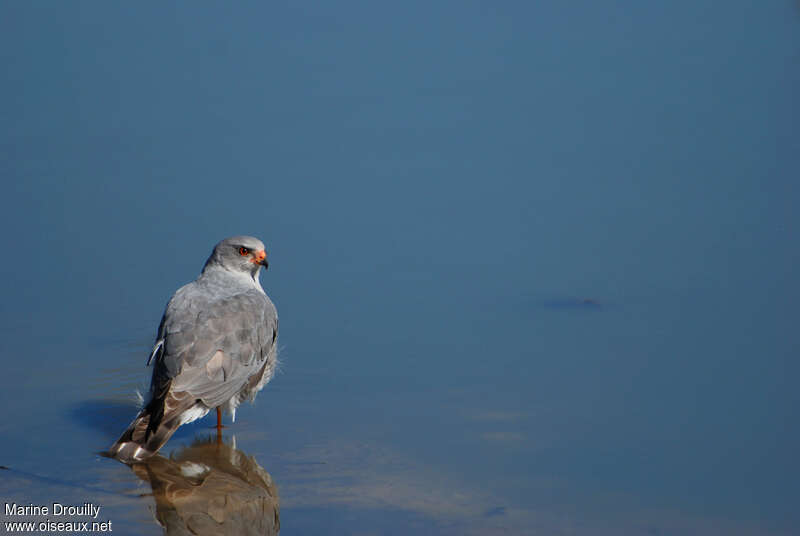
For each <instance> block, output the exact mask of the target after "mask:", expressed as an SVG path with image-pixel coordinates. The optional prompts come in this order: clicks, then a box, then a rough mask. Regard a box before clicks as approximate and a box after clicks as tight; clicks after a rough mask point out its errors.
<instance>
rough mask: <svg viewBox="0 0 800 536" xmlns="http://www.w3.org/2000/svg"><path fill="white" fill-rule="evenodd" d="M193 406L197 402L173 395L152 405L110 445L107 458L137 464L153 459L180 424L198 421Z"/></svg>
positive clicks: (142, 411) (145, 408) (143, 410)
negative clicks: (195, 419)
mask: <svg viewBox="0 0 800 536" xmlns="http://www.w3.org/2000/svg"><path fill="white" fill-rule="evenodd" d="M194 406H196V401H195V400H193V399H190V398H188V397H181V396H178V397H176V396H173V394H172V393H170V394H169V395H168V396H167V399H166V400H161V401H157V402H151V403H150V404H148V405H147V406H145V407H144V408H143V409H142V410H141V411H140V412H139V414H138V415H137V416H136V418H135V419H134V420H133V422H132V423H131V424H130V426H128V428H127V429H126V430H125V431H124V432H123V433H122V435H121V436H120V438H119V439H117V441H116V443H114V444H113V445H112V446H111V448H110V449H109V451H108V455H109V456H111V457H113V458H116V459H118V460H120V461H121V462H124V463H136V462H140V461H142V460H145V459H147V458H149V457H151V456H153V455H154V454H155V453H156V452H158V449H160V448H161V447H162V446H164V443H166V442H167V441H168V440H169V438H170V437H172V434H173V433H175V430H177V429H178V427H179V426H180V425H181V424H184V423H185V422H188V421H189V420H194V418H197V417H196V416H195V415H193V414H194V413H197V411H193V410H194ZM198 409H199V408H198ZM207 411H208V409H205V411H203V412H202V413H203V414H205V412H207ZM189 414H192V415H191V417H190V416H189ZM192 417H193V418H192Z"/></svg>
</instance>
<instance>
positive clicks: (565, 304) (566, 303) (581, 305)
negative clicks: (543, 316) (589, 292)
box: [542, 298, 606, 311]
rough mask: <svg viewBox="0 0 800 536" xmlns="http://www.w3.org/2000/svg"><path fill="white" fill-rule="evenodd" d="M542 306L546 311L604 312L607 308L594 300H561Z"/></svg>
mask: <svg viewBox="0 0 800 536" xmlns="http://www.w3.org/2000/svg"><path fill="white" fill-rule="evenodd" d="M542 305H543V306H544V307H545V309H551V310H555V311H565V310H568V311H603V310H604V309H605V308H606V306H605V305H604V304H603V303H601V302H599V301H598V300H595V299H592V298H561V299H554V300H545V301H544V302H543V303H542Z"/></svg>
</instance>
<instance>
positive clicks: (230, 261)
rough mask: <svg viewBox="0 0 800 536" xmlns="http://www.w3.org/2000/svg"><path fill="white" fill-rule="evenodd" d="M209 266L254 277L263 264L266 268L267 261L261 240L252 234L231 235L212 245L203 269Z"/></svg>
mask: <svg viewBox="0 0 800 536" xmlns="http://www.w3.org/2000/svg"><path fill="white" fill-rule="evenodd" d="M209 266H219V267H222V268H224V269H226V270H229V271H231V272H244V273H246V274H249V275H251V276H253V278H254V279H255V278H256V276H257V275H258V271H259V269H260V268H261V267H262V266H263V267H264V269H265V270H266V269H267V267H268V266H269V263H268V262H267V252H266V250H265V249H264V243H263V242H262V241H261V240H259V239H258V238H254V237H252V236H232V237H230V238H226V239H225V240H223V241H222V242H220V243H219V244H217V245H216V246H215V247H214V251H213V252H212V253H211V256H210V257H209V258H208V260H207V261H206V266H205V268H204V269H203V270H204V271H205V269H206V268H208V267H209Z"/></svg>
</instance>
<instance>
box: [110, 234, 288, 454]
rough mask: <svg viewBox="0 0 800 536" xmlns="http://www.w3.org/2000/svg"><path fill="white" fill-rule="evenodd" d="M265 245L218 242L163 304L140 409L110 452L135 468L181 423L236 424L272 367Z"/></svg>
mask: <svg viewBox="0 0 800 536" xmlns="http://www.w3.org/2000/svg"><path fill="white" fill-rule="evenodd" d="M268 266H269V263H268V262H267V253H266V250H265V248H264V243H263V242H262V241H261V240H259V239H257V238H254V237H252V236H233V237H230V238H226V239H224V240H222V241H221V242H219V243H218V244H217V245H216V246H215V247H214V250H213V251H212V253H211V255H210V256H209V257H208V260H207V261H206V263H205V265H204V266H203V270H202V272H201V273H200V275H199V276H198V277H197V279H195V280H194V281H192V282H191V283H188V284H186V285H184V286H182V287H181V288H179V289H178V290H177V291H176V292H175V294H174V295H173V296H172V298H171V299H170V300H169V302H168V303H167V307H166V310H165V311H164V314H163V316H162V317H161V323H160V325H159V327H158V334H157V335H156V340H155V343H154V345H153V349H152V351H151V352H150V357H149V359H148V360H147V365H148V366H149V365H150V364H151V363H152V364H153V373H152V378H151V380H150V390H149V393H148V396H147V399H146V402H145V403H144V405H143V407H142V409H141V410H140V411H139V413H138V415H136V418H135V419H134V420H133V422H131V424H130V426H128V428H127V429H126V430H125V432H123V434H122V435H121V436H120V438H119V439H118V440H117V441H116V442H115V443H114V444H113V445H112V446H111V448H110V449H109V451H108V455H109V456H111V457H113V458H116V459H118V460H120V461H122V462H124V463H136V462H140V461H143V460H146V459H147V458H150V457H151V456H153V455H155V454H156V453H157V452H158V450H159V449H160V448H161V447H162V446H164V444H165V443H166V442H167V441H168V440H169V438H170V437H171V436H172V434H173V433H174V432H175V430H177V429H178V427H180V426H181V425H183V424H186V423H189V422H192V421H194V420H197V419H199V418H201V417H204V416H205V415H206V414H208V412H209V411H211V410H212V409H216V411H217V433H218V435H219V433H220V432H221V428H222V413H223V412H225V413H230V414H231V420H232V422H235V420H236V408H237V407H238V406H239V405H240V404H241V403H242V402H244V401H245V400H250V401H251V402H252V401H253V400H254V399H255V396H256V394H258V392H259V391H260V390H261V389H263V388H264V386H265V385H266V384H267V383H268V382H269V381H270V379H272V376H273V375H274V373H275V368H276V366H277V353H278V351H277V344H278V312H277V309H276V308H275V305H274V304H273V303H272V300H270V298H269V296H267V294H266V292H264V289H263V288H262V287H261V283H260V281H259V275H260V271H261V268H262V267H263V268H264V269H265V270H266V269H267V268H268Z"/></svg>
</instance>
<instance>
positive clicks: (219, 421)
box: [217, 408, 222, 434]
mask: <svg viewBox="0 0 800 536" xmlns="http://www.w3.org/2000/svg"><path fill="white" fill-rule="evenodd" d="M221 432H222V411H220V409H219V408H217V433H218V434H219V433H221Z"/></svg>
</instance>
